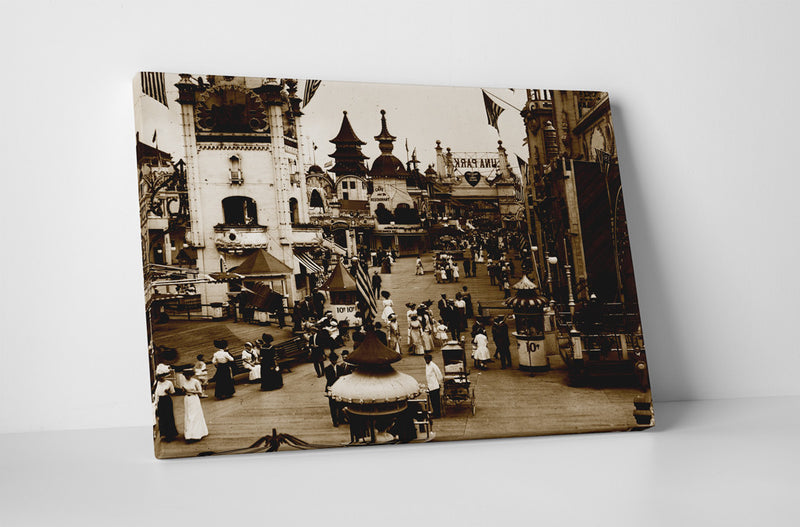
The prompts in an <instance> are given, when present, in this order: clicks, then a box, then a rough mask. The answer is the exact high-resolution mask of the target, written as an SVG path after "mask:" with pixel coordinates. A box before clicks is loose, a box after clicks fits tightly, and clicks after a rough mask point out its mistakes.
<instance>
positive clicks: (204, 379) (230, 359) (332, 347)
mask: <svg viewBox="0 0 800 527" xmlns="http://www.w3.org/2000/svg"><path fill="white" fill-rule="evenodd" d="M447 249H448V251H446V252H444V251H442V252H437V253H435V255H434V261H433V264H434V265H433V269H432V270H433V271H434V276H435V278H436V282H437V283H438V282H458V281H459V278H460V277H461V272H460V270H459V265H458V260H457V259H456V258H455V257H454V254H455V253H457V252H458V251H460V252H461V255H462V256H463V257H462V258H461V260H462V261H461V264H462V265H461V267H462V268H463V276H464V277H475V276H476V274H477V270H478V264H479V263H481V264H483V263H485V264H486V270H487V273H488V276H489V279H490V282H491V284H493V285H497V286H498V287H499V288H500V289H502V290H504V291H505V292H506V296H508V294H509V290H510V281H511V278H512V277H513V276H514V273H515V267H514V262H513V260H512V259H511V258H509V257H508V251H509V250H510V249H515V250H517V251H519V252H520V253H522V254H524V251H525V250H526V244H525V240H524V239H523V238H522V237H521V236H520V235H519V234H518V233H515V232H513V231H507V232H502V231H491V232H489V233H483V234H482V235H478V234H471V235H465V236H464V237H463V239H461V240H457V241H455V243H453V244H451V246H449V247H448V248H447ZM527 250H528V251H530V249H529V248H527ZM395 258H396V255H395V254H393V252H392V251H377V252H375V253H368V252H365V251H363V250H362V252H361V254H360V256H359V257H357V258H353V259H352V260H351V262H350V271H351V274H353V275H354V276H355V275H356V274H357V273H358V271H359V270H358V269H357V268H356V266H361V267H362V269H361V271H363V274H365V275H367V276H370V275H369V273H368V271H369V267H370V266H369V264H370V263H371V264H372V266H373V267H378V268H379V269H380V271H379V270H378V269H374V270H373V273H372V275H371V283H370V285H371V287H372V291H373V294H374V295H375V296H376V297H377V298H378V313H377V315H376V316H375V317H374V319H371V318H370V317H369V314H368V313H369V309H368V306H367V305H366V303H365V302H364V301H363V300H361V301H359V302H358V304H357V309H356V311H357V312H356V314H355V316H354V317H352V318H351V320H350V321H345V320H342V321H339V320H337V319H335V318H334V315H333V312H331V311H330V310H326V309H325V306H326V301H327V299H326V296H325V294H324V293H323V292H322V291H319V290H315V291H314V292H313V293H312V294H311V295H309V296H306V297H305V298H304V299H303V300H301V301H300V302H297V303H296V304H295V306H294V309H293V312H292V321H293V323H294V326H293V327H294V332H295V333H296V334H300V335H302V336H303V337H304V338H305V340H306V341H307V345H308V358H309V362H311V363H312V364H313V368H314V373H315V374H316V377H317V378H320V379H322V378H324V379H325V380H324V391H325V394H326V395H327V394H328V392H329V390H330V387H331V386H333V384H334V383H335V382H336V381H337V379H339V378H341V377H342V376H345V375H349V374H350V373H351V372H352V367H351V366H350V365H349V364H348V363H347V356H348V354H349V351H350V350H352V349H356V348H357V347H358V345H359V344H360V343H361V342H362V341H363V340H364V338H365V336H366V334H367V332H370V331H374V332H375V334H376V336H377V338H378V339H379V340H380V341H381V342H382V343H383V344H384V345H386V346H387V347H389V348H390V349H392V350H394V351H395V352H397V353H398V354H400V355H410V356H422V357H424V358H425V363H426V382H427V384H428V389H429V392H430V393H431V397H432V398H433V399H436V398H437V397H438V394H439V392H438V390H439V388H440V386H441V384H442V378H441V372H440V371H439V372H438V374H437V370H438V366H436V364H435V362H433V361H432V357H433V353H435V352H436V351H438V350H440V349H441V347H442V346H444V345H445V344H446V343H447V342H449V341H456V342H459V343H463V344H464V345H465V346H471V350H469V351H471V357H472V359H473V361H474V366H475V367H476V368H479V369H482V370H485V369H488V367H489V364H490V363H491V362H493V361H494V360H495V359H499V361H500V364H501V368H502V369H506V368H510V367H512V361H511V354H510V339H509V329H508V325H507V323H506V320H505V319H504V317H502V316H501V317H496V318H495V319H494V320H492V321H491V323H490V324H489V325H490V328H489V331H488V332H487V328H486V327H484V324H482V323H481V322H480V321H479V320H478V319H477V318H476V313H475V308H474V306H473V299H472V294H471V293H470V291H469V288H468V286H466V285H464V286H462V287H461V290H460V291H458V292H457V293H455V295H453V296H448V294H446V293H442V294H441V295H440V298H439V300H438V302H436V306H435V307H434V301H433V300H430V299H424V300H420V301H418V302H408V303H406V304H405V307H406V312H405V317H406V328H407V329H406V332H405V335H403V334H401V329H400V328H401V326H400V324H399V317H400V316H402V313H401V314H400V315H398V313H397V312H396V311H395V306H394V300H393V298H392V294H391V292H390V291H387V290H385V289H384V287H383V285H384V284H383V280H382V278H381V275H382V274H387V273H389V272H391V267H392V265H393V264H394V261H395ZM325 263H326V265H325V267H326V268H329V267H330V262H329V261H327V260H326V262H325ZM523 269H524V263H523ZM415 274H417V275H424V274H425V269H424V264H423V261H422V257H421V256H420V257H419V258H417V260H416V264H415ZM467 332H468V337H467V336H466V335H465V333H467ZM462 335H465V336H464V338H463V340H462ZM490 335H491V339H492V341H493V343H494V347H495V350H496V351H495V353H494V356H492V354H491V352H490V348H489V342H490V341H489V337H490ZM214 347H215V348H216V350H215V352H214V354H213V357H212V360H211V363H212V364H213V365H214V366H215V369H216V372H215V374H214V377H213V378H211V379H209V378H208V369H207V364H206V361H205V360H204V356H203V355H198V356H197V362H196V363H195V364H194V367H190V368H185V369H184V370H183V371H182V372H181V374H180V376H177V377H174V378H175V379H179V378H181V376H182V377H183V379H182V380H180V381H178V382H177V383H178V384H179V385H180V386H175V385H173V382H172V381H171V380H169V379H168V377H169V374H170V373H172V372H171V371H170V370H169V368H168V367H166V366H164V365H159V366H158V368H157V371H156V383H155V389H154V402H155V405H156V417H157V420H158V424H159V430H160V435H161V436H162V438H164V440H165V441H172V440H174V439H175V438H176V437H177V436H178V432H177V427H176V426H175V417H174V410H173V405H172V396H174V395H175V394H176V393H178V392H177V390H182V391H183V393H184V394H185V395H184V398H185V400H184V413H185V419H184V438H185V439H186V441H187V442H194V441H198V440H200V439H202V438H203V437H205V436H206V435H208V428H207V426H206V423H205V420H204V416H203V409H202V404H201V399H203V398H206V397H207V396H206V395H205V393H204V389H205V386H206V385H207V384H208V383H209V382H214V383H215V386H214V396H215V398H216V399H218V400H224V399H228V398H230V397H233V396H234V394H235V392H236V388H235V384H234V370H233V368H234V363H235V362H236V360H237V359H235V358H234V356H233V355H232V354H231V352H230V351H229V350H228V343H227V342H226V341H225V340H216V341H214ZM348 348H349V349H348ZM239 362H240V364H241V366H242V367H243V368H244V369H246V370H247V380H248V381H249V382H250V383H254V384H259V385H260V389H261V390H263V391H272V390H278V389H281V388H282V387H283V377H282V373H281V369H280V367H279V365H278V363H277V358H276V351H275V347H274V346H273V337H272V335H270V334H268V333H264V334H263V335H262V336H261V338H260V339H256V340H254V341H249V342H246V343H244V348H243V349H242V350H241V359H240V361H239ZM328 399H329V405H330V414H331V422H332V424H333V426H339V425H340V424H341V423H343V422H345V421H346V419H347V417H346V415H345V414H344V413H343V412H342V409H341V407H340V405H338V404H336V403H335V401H333V400H332V399H331V398H330V397H329V398H328ZM432 402H433V407H434V408H433V416H434V417H438V416H439V401H438V400H435V401H433V400H432Z"/></svg>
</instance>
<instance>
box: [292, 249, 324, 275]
mask: <svg viewBox="0 0 800 527" xmlns="http://www.w3.org/2000/svg"><path fill="white" fill-rule="evenodd" d="M294 259H295V261H296V262H297V263H300V264H303V266H304V267H305V268H306V271H307V272H308V273H310V274H316V273H321V272H322V267H320V266H319V265H317V263H316V262H315V261H314V260H312V259H311V257H310V256H308V255H307V254H306V253H301V252H295V253H294Z"/></svg>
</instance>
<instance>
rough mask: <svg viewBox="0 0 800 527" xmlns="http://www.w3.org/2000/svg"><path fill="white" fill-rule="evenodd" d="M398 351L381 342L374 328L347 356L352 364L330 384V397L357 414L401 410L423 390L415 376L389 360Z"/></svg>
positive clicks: (386, 413) (393, 357)
mask: <svg viewBox="0 0 800 527" xmlns="http://www.w3.org/2000/svg"><path fill="white" fill-rule="evenodd" d="M399 360H400V354H399V353H397V352H395V351H392V350H391V349H389V348H387V347H386V346H384V345H383V343H382V342H381V341H379V340H378V337H377V336H376V335H375V332H374V331H369V332H367V335H366V336H365V337H364V341H363V342H362V343H361V344H360V345H359V346H358V348H356V350H355V351H353V353H351V354H350V355H349V356H348V357H347V362H348V363H350V364H353V365H354V366H355V371H354V372H353V373H351V374H350V375H345V376H343V377H339V379H338V380H337V381H336V382H335V383H333V386H331V388H330V397H331V398H332V399H334V400H336V401H339V402H343V403H347V405H348V406H347V409H348V411H349V412H351V413H354V414H359V415H368V416H376V415H390V414H396V413H399V412H402V411H403V410H405V409H406V407H407V406H408V403H407V401H408V400H409V399H413V398H414V397H417V396H418V395H419V394H420V393H422V389H421V388H420V385H419V383H418V382H417V380H416V379H415V378H414V377H412V376H411V375H408V374H405V373H400V372H399V371H397V370H395V369H394V368H393V367H392V366H391V364H392V363H393V362H397V361H399Z"/></svg>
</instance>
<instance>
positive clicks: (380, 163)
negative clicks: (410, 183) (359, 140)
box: [369, 110, 408, 178]
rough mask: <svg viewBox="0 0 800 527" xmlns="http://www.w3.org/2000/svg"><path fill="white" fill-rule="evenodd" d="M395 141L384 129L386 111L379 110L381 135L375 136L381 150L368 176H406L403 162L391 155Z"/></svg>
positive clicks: (406, 172)
mask: <svg viewBox="0 0 800 527" xmlns="http://www.w3.org/2000/svg"><path fill="white" fill-rule="evenodd" d="M395 139H397V138H396V137H395V136H393V135H392V134H390V133H389V130H388V128H387V127H386V110H381V133H380V134H378V135H376V136H375V140H376V141H377V142H378V148H380V149H381V155H379V156H378V157H377V159H375V161H374V162H373V163H372V169H371V170H370V171H369V175H370V176H372V177H373V178H381V177H386V178H398V177H399V178H405V177H407V176H408V171H407V170H406V167H405V165H404V164H403V162H402V161H400V160H399V159H397V157H395V156H394V155H393V154H392V150H394V141H395Z"/></svg>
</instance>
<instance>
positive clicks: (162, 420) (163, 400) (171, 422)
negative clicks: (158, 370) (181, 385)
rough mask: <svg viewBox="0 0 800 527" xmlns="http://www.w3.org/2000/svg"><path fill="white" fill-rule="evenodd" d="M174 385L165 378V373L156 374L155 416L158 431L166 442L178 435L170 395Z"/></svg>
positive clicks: (173, 390) (173, 391) (172, 392)
mask: <svg viewBox="0 0 800 527" xmlns="http://www.w3.org/2000/svg"><path fill="white" fill-rule="evenodd" d="M174 393H175V387H174V386H173V385H172V381H168V380H167V376H166V375H163V374H162V375H157V376H156V390H155V395H156V417H157V418H158V431H159V434H160V435H161V437H163V438H164V440H165V441H166V442H170V441H172V440H174V439H175V438H176V437H178V429H177V428H176V427H175V413H174V412H173V409H172V397H171V395H173V394H174Z"/></svg>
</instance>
